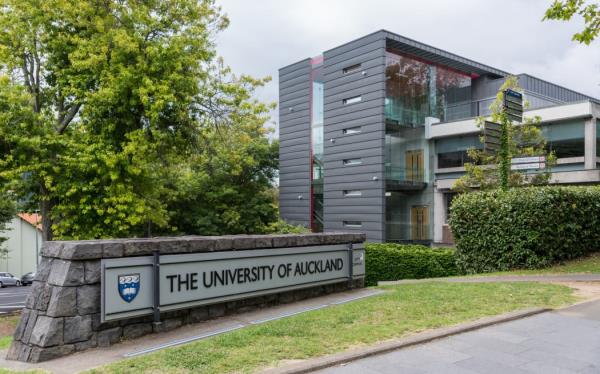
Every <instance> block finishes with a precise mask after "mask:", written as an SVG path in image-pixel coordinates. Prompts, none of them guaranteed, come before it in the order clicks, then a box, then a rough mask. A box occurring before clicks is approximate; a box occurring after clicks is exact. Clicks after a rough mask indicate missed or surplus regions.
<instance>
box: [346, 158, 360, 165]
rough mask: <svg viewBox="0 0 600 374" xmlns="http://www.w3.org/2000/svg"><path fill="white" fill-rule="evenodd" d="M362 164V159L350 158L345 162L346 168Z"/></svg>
mask: <svg viewBox="0 0 600 374" xmlns="http://www.w3.org/2000/svg"><path fill="white" fill-rule="evenodd" d="M360 164H362V159H360V158H349V159H347V160H344V166H352V165H360Z"/></svg>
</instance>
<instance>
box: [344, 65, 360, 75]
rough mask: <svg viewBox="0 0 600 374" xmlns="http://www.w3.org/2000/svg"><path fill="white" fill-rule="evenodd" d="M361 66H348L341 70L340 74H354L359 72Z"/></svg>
mask: <svg viewBox="0 0 600 374" xmlns="http://www.w3.org/2000/svg"><path fill="white" fill-rule="evenodd" d="M361 66H362V65H361V64H355V65H352V66H348V67H346V68H344V69H342V72H343V73H344V74H350V73H354V72H357V71H359V70H360V67H361Z"/></svg>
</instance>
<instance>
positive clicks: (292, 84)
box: [279, 59, 311, 226]
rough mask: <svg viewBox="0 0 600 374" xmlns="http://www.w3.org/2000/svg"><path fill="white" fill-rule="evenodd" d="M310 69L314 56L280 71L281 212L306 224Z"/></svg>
mask: <svg viewBox="0 0 600 374" xmlns="http://www.w3.org/2000/svg"><path fill="white" fill-rule="evenodd" d="M310 70H311V66H310V59H307V60H303V61H300V62H298V63H296V64H293V65H290V66H286V67H285V68H282V69H280V70H279V137H280V142H281V146H280V148H279V169H280V174H279V194H280V195H279V205H280V214H281V218H283V219H285V220H286V221H288V222H290V223H294V224H302V225H305V226H308V225H309V223H310V110H309V99H310ZM298 197H301V199H299V198H298Z"/></svg>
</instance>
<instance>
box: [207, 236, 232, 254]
mask: <svg viewBox="0 0 600 374" xmlns="http://www.w3.org/2000/svg"><path fill="white" fill-rule="evenodd" d="M210 238H211V239H213V240H214V241H215V251H228V250H230V249H233V236H211V237H210Z"/></svg>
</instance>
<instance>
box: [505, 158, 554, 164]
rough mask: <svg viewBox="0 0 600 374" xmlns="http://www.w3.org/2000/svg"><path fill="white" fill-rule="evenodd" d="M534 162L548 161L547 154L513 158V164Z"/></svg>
mask: <svg viewBox="0 0 600 374" xmlns="http://www.w3.org/2000/svg"><path fill="white" fill-rule="evenodd" d="M534 162H546V156H532V157H515V158H513V159H512V160H511V163H513V164H532V163H534Z"/></svg>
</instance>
